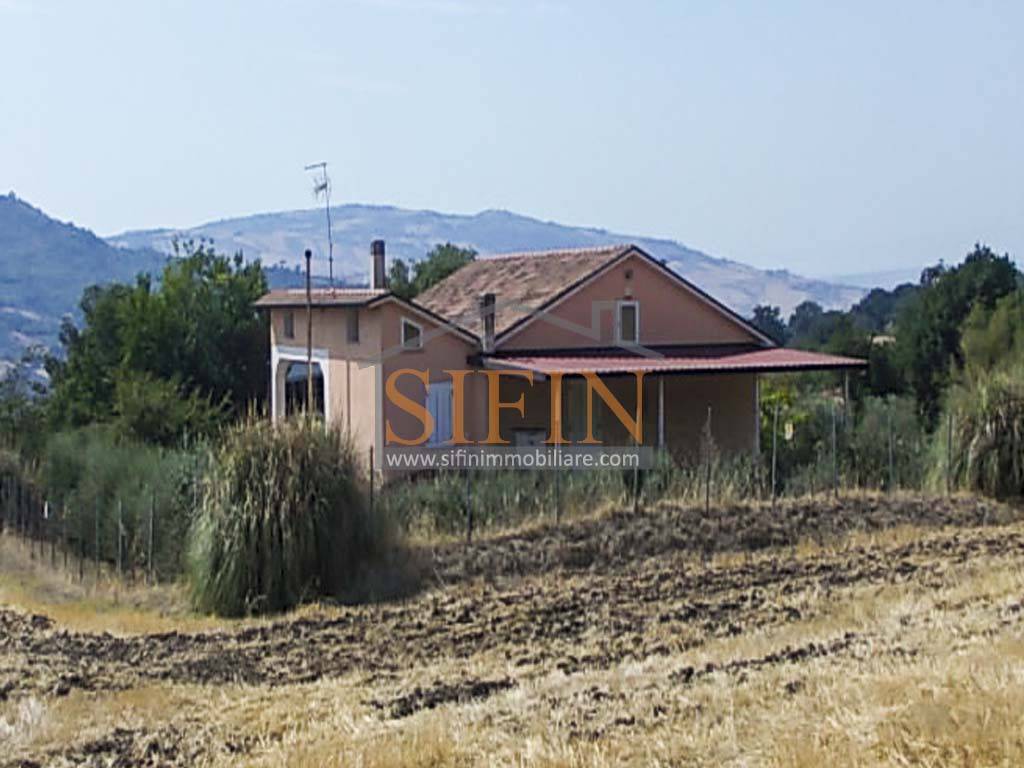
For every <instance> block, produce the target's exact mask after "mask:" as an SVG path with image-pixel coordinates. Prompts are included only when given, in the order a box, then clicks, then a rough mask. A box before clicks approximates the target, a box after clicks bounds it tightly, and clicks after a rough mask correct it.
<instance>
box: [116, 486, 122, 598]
mask: <svg viewBox="0 0 1024 768" xmlns="http://www.w3.org/2000/svg"><path fill="white" fill-rule="evenodd" d="M123 524H124V508H123V506H122V503H121V497H120V496H119V497H118V499H117V578H118V580H120V579H121V576H122V575H123V570H122V565H123V560H122V559H121V541H122V539H123V538H124V530H123V528H122V526H123Z"/></svg>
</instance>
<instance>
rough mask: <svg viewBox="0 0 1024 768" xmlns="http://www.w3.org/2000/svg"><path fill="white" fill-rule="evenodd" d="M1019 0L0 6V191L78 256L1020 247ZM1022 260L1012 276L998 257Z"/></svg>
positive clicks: (815, 269)
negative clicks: (85, 236)
mask: <svg viewBox="0 0 1024 768" xmlns="http://www.w3.org/2000/svg"><path fill="white" fill-rule="evenodd" d="M1022 30H1024V3H1020V2H1004V3H986V2H970V3H968V2H962V3H952V2H942V0H929V1H927V2H914V1H912V0H906V1H901V2H897V3H893V2H877V3H876V2H860V1H858V2H848V3H842V4H841V3H831V2H830V3H821V2H782V1H779V2H771V3H763V2H750V3H743V2H717V1H713V0H707V1H706V2H682V1H677V2H643V0H637V1H636V2H597V1H595V0H591V1H590V2H575V1H573V0H352V1H351V2H342V1H341V0H338V1H336V2H327V1H326V0H323V1H320V2H316V1H314V0H292V1H291V2H287V3H285V2H280V3H271V2H260V1H259V0H247V1H246V2H210V1H209V0H208V1H207V2H191V1H189V0H182V1H180V2H175V1H171V0H168V1H166V2H156V1H154V0H136V1H135V2H112V1H104V0H91V1H90V2H80V1H75V0H0V66H2V68H3V70H2V71H3V74H2V76H0V194H2V193H5V192H6V191H8V190H13V191H14V192H15V193H16V194H17V195H18V196H19V197H22V198H24V199H26V200H28V201H29V202H30V203H32V204H34V205H36V206H38V207H41V208H42V209H43V210H45V211H46V212H47V213H49V214H51V215H53V216H55V217H57V218H60V219H62V220H72V221H74V222H75V223H76V224H78V225H80V226H85V227H88V228H90V229H93V230H94V231H96V232H97V233H99V234H101V235H112V234H115V233H118V232H121V231H124V230H127V229H143V228H153V227H175V228H184V227H188V226H194V225H198V224H200V223H203V222H206V221H210V220H213V219H220V218H226V217H231V216H240V215H248V214H252V213H259V212H266V211H277V210H288V209H295V208H308V207H312V206H314V205H315V204H316V201H315V200H314V198H313V195H312V191H311V184H310V179H309V176H308V174H306V173H305V172H304V171H303V166H304V165H305V164H307V163H312V162H317V161H321V160H324V161H327V162H328V163H329V168H330V172H331V177H332V180H333V190H334V191H333V201H334V202H335V203H338V204H340V203H345V202H360V203H379V204H391V205H398V206H402V207H409V208H427V209H433V210H439V211H445V212H456V213H474V212H477V211H480V210H483V209H489V208H502V209H507V210H511V211H515V212H517V213H522V214H526V215H530V216H535V217H538V218H541V219H545V220H554V221H558V222H560V223H565V224H573V225H586V226H597V227H603V228H607V229H611V230H615V231H619V232H625V233H631V234H643V235H651V236H661V237H669V238H673V239H677V240H679V241H681V242H683V243H685V244H687V245H689V246H691V247H695V248H699V249H701V250H703V251H705V252H708V253H710V254H713V255H716V256H722V257H727V258H732V259H736V260H738V261H743V262H746V263H749V264H753V265H755V266H758V267H763V268H787V269H790V270H793V271H796V272H801V273H805V274H811V275H839V274H849V273H862V272H869V271H879V270H890V269H895V268H902V267H914V268H916V267H919V266H921V265H923V264H929V263H934V262H935V261H937V260H938V259H940V258H941V259H945V260H946V261H947V262H951V261H956V260H957V259H958V258H960V257H961V256H962V255H963V254H964V253H965V252H966V251H967V250H969V249H970V248H971V246H972V245H973V243H975V242H976V241H982V242H986V243H988V244H989V245H991V246H992V247H993V248H994V249H996V250H997V251H1000V252H1010V253H1011V254H1013V255H1015V256H1019V255H1020V254H1021V253H1024V138H1022V137H1024V131H1022V124H1024V34H1021V32H1022ZM1018 261H1021V259H1018Z"/></svg>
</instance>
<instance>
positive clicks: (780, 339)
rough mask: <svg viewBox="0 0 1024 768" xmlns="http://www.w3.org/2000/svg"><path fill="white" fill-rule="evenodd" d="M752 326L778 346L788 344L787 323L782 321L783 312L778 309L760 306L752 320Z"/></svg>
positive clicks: (757, 307)
mask: <svg viewBox="0 0 1024 768" xmlns="http://www.w3.org/2000/svg"><path fill="white" fill-rule="evenodd" d="M750 322H751V324H752V325H753V326H754V327H755V328H757V330H759V331H761V333H763V334H765V335H766V336H768V337H769V338H770V339H771V340H772V341H774V342H775V343H776V344H785V343H786V337H787V333H786V323H785V322H784V321H783V320H782V312H781V311H780V310H779V308H778V307H770V306H768V305H767V304H758V305H757V306H756V307H754V314H753V315H752V316H751V318H750Z"/></svg>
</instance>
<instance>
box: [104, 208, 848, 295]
mask: <svg viewBox="0 0 1024 768" xmlns="http://www.w3.org/2000/svg"><path fill="white" fill-rule="evenodd" d="M331 219H332V222H333V227H332V229H333V232H334V264H335V270H334V272H335V276H336V277H338V278H340V279H341V280H343V281H345V282H348V283H365V282H366V280H367V274H368V271H369V270H368V265H369V256H368V253H369V247H370V241H371V240H373V239H375V238H383V239H384V240H386V241H387V249H388V258H389V259H393V258H395V257H401V258H403V259H406V260H407V261H408V260H416V259H419V258H422V257H423V255H424V254H426V253H427V251H429V250H430V249H431V248H432V247H434V246H435V245H437V244H438V243H445V242H452V243H455V244H457V245H461V246H469V247H472V248H475V249H476V250H477V251H478V252H480V253H481V254H482V255H486V254H491V253H501V252H506V251H533V250H546V249H551V248H573V247H583V246H593V245H606V244H610V243H622V242H631V243H636V244H637V245H639V246H640V247H641V248H643V249H644V250H645V251H647V252H648V253H650V254H651V255H652V256H654V257H655V258H658V259H664V260H666V261H667V262H668V264H669V266H670V267H672V268H673V269H674V270H676V272H678V273H679V274H681V275H682V276H683V277H685V278H687V279H688V280H691V281H692V282H694V283H696V284H697V285H699V286H700V287H701V288H703V289H704V290H706V291H707V292H709V293H710V294H711V295H712V296H714V297H715V298H717V299H719V300H721V301H724V302H725V303H726V304H728V305H729V306H730V307H732V308H733V309H735V310H737V311H738V312H740V313H741V314H744V315H746V314H749V313H750V311H751V310H752V309H753V308H754V306H755V305H757V304H772V305H776V306H779V307H781V308H782V311H783V314H784V315H788V314H789V312H791V311H792V310H793V308H794V307H796V305H797V304H799V303H800V302H802V301H804V300H805V299H812V300H813V301H816V302H818V303H819V304H821V305H822V306H823V307H826V308H846V307H848V306H850V305H851V304H853V303H855V302H856V301H857V300H859V299H860V298H861V297H862V296H863V295H864V294H865V293H866V291H864V290H863V288H860V287H855V286H849V285H837V284H833V283H829V282H826V281H824V280H814V279H810V278H805V277H800V276H799V275H794V274H792V273H790V272H787V271H786V270H770V271H764V270H759V269H755V268H754V267H750V266H747V265H746V264H741V263H739V262H735V261H729V260H726V259H719V258H715V257H712V256H709V255H707V254H705V253H702V252H700V251H697V250H694V249H692V248H688V247H687V246H685V245H682V244H681V243H678V242H676V241H674V240H664V239H655V238H650V237H637V236H635V235H623V234H618V233H615V232H609V231H607V230H603V229H592V228H585V227H569V226H565V225H562V224H557V223H555V222H550V221H540V220H538V219H532V218H529V217H527V216H520V215H518V214H515V213H510V212H508V211H493V210H490V211H482V212H481V213H477V214H474V215H459V214H446V213H437V212H435V211H415V210H407V209H403V208H395V207H391V206H372V205H342V206H333V207H332V208H331ZM325 232H326V226H325V217H324V211H323V209H311V210H302V211H286V212H281V213H263V214H258V215H255V216H246V217H242V218H235V219H224V220H221V221H214V222H210V223H208V224H203V225H201V226H198V227H194V228H191V229H186V230H170V229H157V230H148V231H137V232H125V233H124V234H121V235H117V236H115V237H112V238H110V242H111V243H112V244H114V245H117V246H121V247H127V248H133V249H152V250H156V251H161V252H164V253H168V252H170V248H171V242H172V240H173V239H174V238H175V237H180V238H186V239H187V238H196V239H198V238H201V237H202V238H208V239H212V240H213V242H214V245H215V247H216V248H217V249H218V250H220V251H223V252H226V253H233V252H235V251H237V250H241V251H242V252H243V253H244V254H245V255H246V257H249V258H259V259H260V260H262V261H263V263H264V264H277V265H281V266H282V267H285V268H289V267H296V266H300V264H301V262H302V254H303V252H304V250H305V249H306V248H312V249H313V251H314V254H315V256H316V261H315V264H316V266H315V271H317V272H319V273H321V274H327V260H326V255H325V254H326V252H327V247H326V245H327V244H326V235H325Z"/></svg>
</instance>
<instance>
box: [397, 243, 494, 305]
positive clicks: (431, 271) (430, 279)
mask: <svg viewBox="0 0 1024 768" xmlns="http://www.w3.org/2000/svg"><path fill="white" fill-rule="evenodd" d="M475 258H476V251H474V250H473V249H472V248H460V247H459V246H457V245H452V244H451V243H445V244H444V245H437V246H434V248H433V249H432V250H431V251H430V253H428V254H427V256H426V258H424V259H423V260H422V261H418V262H416V263H415V264H413V265H412V276H411V277H410V275H409V266H408V265H407V264H406V263H405V262H404V261H403V260H402V259H395V260H394V261H393V262H392V264H391V269H390V270H388V287H389V288H390V289H391V291H392V293H394V294H395V295H396V296H400V297H402V298H403V299H412V298H414V297H416V296H418V295H419V294H421V293H423V292H424V291H425V290H427V289H428V288H430V287H431V286H433V285H436V284H437V283H439V282H441V281H442V280H444V279H445V278H446V277H448V276H449V275H450V274H452V273H453V272H455V271H456V270H457V269H460V268H461V267H464V266H465V265H466V264H468V263H469V262H471V261H473V260H474V259H475Z"/></svg>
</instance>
